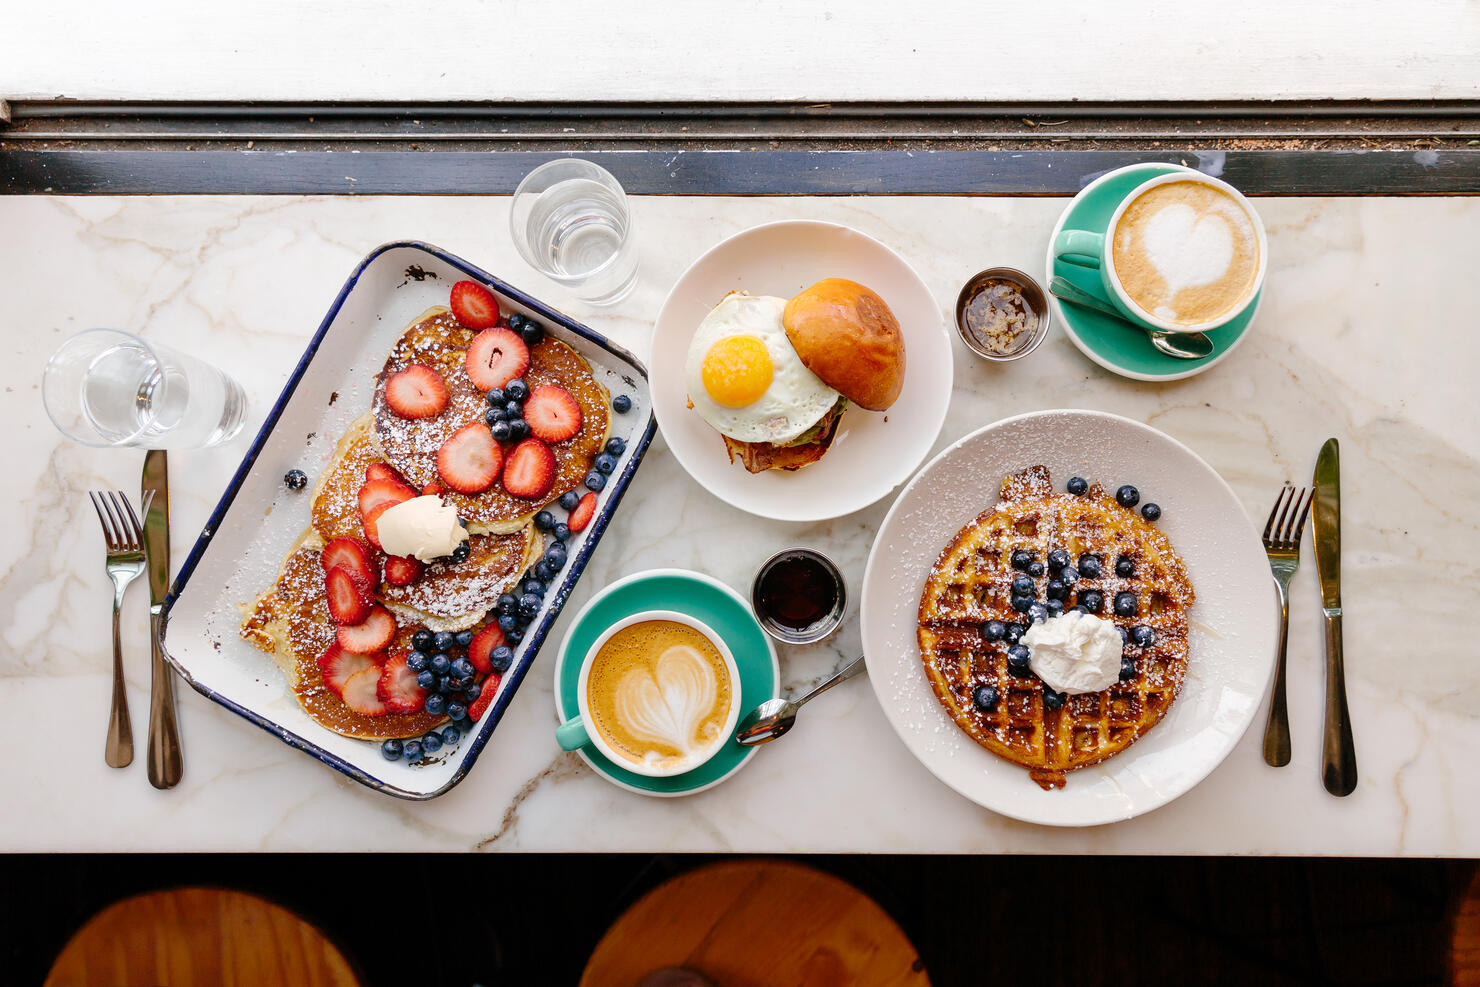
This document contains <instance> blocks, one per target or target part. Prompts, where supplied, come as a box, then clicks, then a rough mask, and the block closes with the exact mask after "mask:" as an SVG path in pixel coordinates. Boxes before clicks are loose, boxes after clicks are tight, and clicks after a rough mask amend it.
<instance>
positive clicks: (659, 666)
mask: <svg viewBox="0 0 1480 987" xmlns="http://www.w3.org/2000/svg"><path fill="white" fill-rule="evenodd" d="M718 685H719V683H718V682H716V681H715V676H714V669H713V668H711V667H710V664H709V662H708V661H706V660H705V659H704V656H703V655H701V654H699V652H698V651H697V650H695V649H694V648H692V647H689V646H688V645H684V644H676V645H673V646H672V647H669V648H668V649H667V650H665V651H664V652H663V653H662V654H661V655H659V656H658V660H657V661H656V662H654V663H653V665H652V667H650V668H649V667H642V668H629V669H628V670H627V673H626V674H625V675H623V676H622V678H621V680H620V681H619V682H618V683H617V695H616V713H617V718H618V719H620V720H621V721H622V723H623V724H625V725H626V727H627V730H628V732H629V733H631V734H632V736H633V737H635V738H636V739H638V740H640V741H644V742H646V743H649V744H653V745H662V746H667V747H672V748H674V749H676V750H677V751H679V752H680V753H682V754H686V755H691V754H694V753H696V752H697V751H699V750H701V749H702V748H704V747H706V746H708V743H709V739H711V738H702V737H700V736H699V725H700V724H701V723H702V722H703V720H704V718H705V716H706V715H707V714H708V713H709V712H710V710H712V709H713V708H714V697H715V692H716V691H717V687H718Z"/></svg>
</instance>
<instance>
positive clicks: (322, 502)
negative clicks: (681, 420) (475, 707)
mask: <svg viewBox="0 0 1480 987" xmlns="http://www.w3.org/2000/svg"><path fill="white" fill-rule="evenodd" d="M474 335H476V333H475V332H474V331H473V330H471V329H467V328H465V327H463V326H462V325H461V324H460V323H458V321H457V320H456V319H455V318H453V317H452V314H451V313H450V312H449V311H448V310H447V309H446V308H444V307H441V306H437V307H434V308H432V309H429V310H428V311H427V312H425V313H423V314H422V315H421V316H419V317H418V318H417V319H416V320H415V321H413V322H412V324H411V325H410V326H409V327H408V328H407V329H406V330H405V331H404V332H403V333H402V334H401V336H400V337H399V339H398V340H397V341H396V344H395V346H394V347H393V348H392V350H391V354H390V356H389V357H388V358H387V360H386V363H385V366H384V368H383V369H382V371H381V372H380V374H379V375H378V376H377V377H376V388H375V396H374V399H373V401H372V404H371V411H370V412H369V413H367V414H365V415H362V416H361V417H360V418H357V419H356V420H355V421H354V422H353V423H351V425H350V426H349V428H348V429H347V430H346V431H345V433H344V435H343V436H341V437H340V440H339V442H338V444H337V445H336V447H335V449H334V453H333V455H332V456H331V458H330V460H329V462H328V464H327V465H326V466H325V467H324V469H323V471H322V472H321V473H320V474H319V477H318V480H317V482H316V484H315V487H314V490H313V495H312V504H311V508H310V518H309V526H308V528H307V529H305V530H304V532H303V533H302V535H300V536H299V538H298V540H297V542H296V543H295V544H294V545H293V548H292V549H290V550H289V552H288V554H287V556H286V557H285V558H284V559H283V563H282V566H281V569H280V571H279V574H278V578H277V581H276V582H275V583H274V584H273V585H272V586H270V587H269V588H268V589H267V590H266V591H265V592H263V593H262V594H261V595H260V596H259V597H258V598H257V599H256V600H255V601H253V602H252V603H251V604H249V605H247V606H245V607H244V608H243V612H244V620H243V622H242V627H241V634H242V637H243V638H245V639H246V640H247V641H249V642H251V643H252V644H253V645H254V646H255V647H257V648H260V649H261V650H262V651H265V652H267V653H268V654H270V655H272V656H273V659H274V660H275V661H276V662H277V664H278V667H279V668H281V669H282V671H283V674H284V676H285V677H286V678H287V680H288V683H289V685H291V686H292V689H293V693H294V695H295V697H296V698H297V699H298V701H299V703H300V704H301V705H302V706H303V708H304V710H305V711H307V712H308V714H309V715H310V716H312V717H313V718H314V719H315V720H317V721H318V722H319V723H321V724H323V725H324V726H326V727H328V728H329V729H331V730H333V731H335V732H336V733H339V734H343V735H345V736H349V737H357V738H361V739H380V738H389V737H410V736H415V735H418V734H421V733H424V732H426V730H428V729H429V728H430V727H432V726H435V725H436V724H437V723H439V722H441V721H442V720H444V719H445V717H443V716H433V715H431V714H428V713H425V712H421V713H415V714H389V715H385V716H376V717H370V716H365V715H362V714H360V713H356V712H355V711H354V710H351V709H350V708H349V707H347V706H345V704H344V703H343V702H342V701H341V700H340V699H339V697H338V696H337V695H335V693H334V692H333V691H332V690H330V689H328V688H327V687H326V686H325V685H324V681H323V676H322V673H321V671H320V669H319V666H318V658H319V656H320V655H322V654H323V653H324V650H325V649H326V648H328V646H329V645H330V644H331V643H332V642H333V641H334V639H335V624H334V622H333V621H332V620H331V619H330V617H329V611H328V606H327V603H326V600H325V596H324V571H323V568H322V565H321V563H320V553H321V552H322V550H323V547H324V545H325V544H326V543H328V542H329V541H330V540H332V539H334V538H339V537H351V538H358V539H362V540H363V539H364V537H365V535H364V529H363V527H362V524H361V519H360V515H359V509H358V496H357V495H358V491H359V489H360V486H361V485H362V484H363V483H364V482H365V469H366V467H368V466H370V465H372V464H374V463H386V464H388V465H390V466H392V467H393V468H395V469H396V470H397V471H398V472H399V473H400V474H401V475H402V476H403V477H405V478H406V480H407V481H408V482H409V483H410V484H411V485H412V486H414V487H416V488H418V489H420V488H422V487H424V486H425V485H426V484H429V483H435V482H437V480H438V477H437V464H436V457H437V450H438V448H439V447H440V446H441V444H442V443H443V441H445V440H446V438H447V437H448V436H450V435H451V434H452V433H453V432H454V431H456V430H457V429H459V428H461V427H463V426H464V425H467V424H468V423H470V422H475V421H482V419H483V412H484V410H485V407H486V406H485V404H484V400H483V394H482V393H481V392H480V391H479V390H478V388H477V387H476V386H475V385H474V384H473V382H472V381H471V380H470V379H469V378H468V376H467V373H466V371H465V369H464V354H465V352H466V350H467V347H468V344H469V343H470V342H471V341H472V339H473V337H474ZM412 363H421V364H425V365H427V366H430V367H433V368H434V369H435V370H437V372H438V373H440V374H441V375H442V377H443V379H444V381H445V382H446V384H447V389H448V393H449V401H448V406H447V408H446V410H444V411H443V412H442V413H441V414H440V415H437V416H436V417H433V418H423V419H404V418H400V417H398V416H396V415H395V414H394V413H393V412H392V411H391V410H390V409H389V408H388V407H387V406H386V403H385V394H384V392H385V382H386V380H387V379H388V378H389V377H390V376H391V375H392V374H394V373H396V372H397V371H399V370H401V369H403V368H404V367H406V366H408V365H409V364H412ZM524 379H525V380H526V381H528V382H529V384H530V385H531V386H535V385H537V384H544V383H550V384H558V385H559V386H561V387H563V388H565V389H566V390H567V391H569V392H570V393H571V394H572V395H573V396H574V397H575V398H576V400H577V402H578V403H579V404H580V406H581V412H582V415H583V423H582V426H581V430H580V432H578V433H577V434H576V435H575V436H573V437H572V438H570V439H567V440H565V441H563V442H557V443H553V444H552V445H551V446H550V448H551V451H552V452H553V453H554V455H555V461H556V471H557V476H556V481H555V484H554V485H553V486H552V487H551V488H550V493H549V495H548V496H547V497H546V498H545V499H544V500H542V501H538V502H536V501H530V500H524V499H520V498H517V497H513V496H511V495H510V494H509V493H508V492H507V491H505V490H504V489H503V487H502V485H501V484H499V483H495V484H494V485H493V486H492V487H490V488H489V489H488V490H486V491H484V492H483V493H480V494H461V493H456V492H450V491H449V492H447V493H446V494H445V497H446V500H447V502H448V503H450V504H452V505H453V506H455V507H456V509H457V512H458V515H459V517H461V518H462V519H463V521H464V522H465V524H466V527H467V530H468V535H469V543H468V544H469V549H470V552H469V556H468V558H467V559H466V560H464V561H462V562H452V561H451V560H450V559H447V560H438V561H435V562H432V563H430V564H428V565H427V566H426V568H425V570H424V571H423V572H422V574H421V576H420V577H419V578H418V579H416V580H415V581H414V582H412V583H411V584H410V585H408V586H392V585H390V584H388V583H385V582H383V581H382V583H381V585H380V586H379V587H377V589H376V592H375V595H376V597H377V599H378V600H379V601H380V602H381V603H382V604H384V605H385V607H386V608H387V609H389V610H390V611H391V612H392V613H393V614H394V615H395V617H396V623H397V632H396V639H395V641H394V642H393V643H392V645H391V648H390V650H398V649H399V650H410V649H411V644H410V639H411V635H412V634H414V633H415V632H416V631H417V630H418V629H420V628H423V627H424V628H427V629H428V630H432V631H458V630H464V629H470V628H474V629H476V628H478V627H481V626H482V625H483V624H485V623H487V622H488V620H489V619H490V617H489V610H490V609H491V608H492V607H493V605H494V603H495V602H496V601H497V599H498V597H499V596H500V595H501V594H503V593H506V592H510V591H511V590H512V589H513V587H514V586H515V585H516V584H517V583H518V582H519V580H520V578H521V577H522V575H523V574H524V572H525V570H527V569H528V568H529V567H530V566H531V565H533V564H534V563H535V562H536V561H538V560H539V558H540V555H541V553H542V552H543V550H544V539H543V538H542V536H541V535H540V534H539V533H538V532H537V531H536V529H535V526H534V524H533V518H534V515H535V514H536V513H537V512H539V511H540V510H541V509H542V508H543V507H544V506H545V504H547V503H549V502H550V501H551V500H553V499H555V498H556V497H558V496H559V495H560V494H561V493H563V492H564V491H566V490H568V489H570V488H571V487H573V486H576V485H577V484H578V483H579V482H580V480H581V478H583V477H584V476H585V475H586V474H587V473H588V472H589V471H590V470H591V468H592V464H593V463H594V461H595V457H596V455H597V454H598V453H599V452H600V451H601V449H602V446H603V445H604V444H605V442H606V437H607V428H608V422H609V417H608V412H607V407H608V399H607V393H606V389H605V388H604V387H602V386H601V385H600V384H599V383H598V382H597V381H596V378H595V377H594V376H593V375H592V373H591V368H590V366H589V364H587V363H586V361H585V360H584V359H583V358H582V357H581V356H580V355H579V354H578V353H576V352H575V351H574V350H572V349H571V348H570V347H568V346H566V345H565V344H564V343H561V342H559V341H558V340H555V339H552V338H550V337H549V336H546V337H544V338H543V339H542V340H541V341H540V342H539V343H537V344H535V345H533V346H531V347H530V366H529V370H528V371H527V372H526V373H525V375H524Z"/></svg>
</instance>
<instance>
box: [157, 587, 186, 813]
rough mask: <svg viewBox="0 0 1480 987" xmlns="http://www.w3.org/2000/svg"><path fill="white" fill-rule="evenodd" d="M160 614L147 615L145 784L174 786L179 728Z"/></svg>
mask: <svg viewBox="0 0 1480 987" xmlns="http://www.w3.org/2000/svg"><path fill="white" fill-rule="evenodd" d="M160 624H161V618H160V615H159V614H157V613H155V614H151V615H150V617H149V649H150V651H151V652H152V653H153V658H154V661H153V672H152V675H151V681H150V685H151V688H150V695H149V758H148V760H149V784H151V785H153V786H154V787H155V788H174V787H175V786H176V785H177V784H179V783H180V776H181V775H182V774H184V773H185V763H184V761H183V759H182V758H181V757H180V730H179V727H178V726H176V724H175V677H174V672H173V671H172V670H171V669H170V663H169V662H167V661H165V658H164V648H163V647H162V646H161V645H160V640H159V639H160V631H161V630H162V628H161V627H160Z"/></svg>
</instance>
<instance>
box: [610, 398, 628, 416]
mask: <svg viewBox="0 0 1480 987" xmlns="http://www.w3.org/2000/svg"><path fill="white" fill-rule="evenodd" d="M612 410H613V411H615V412H616V413H617V414H619V415H625V414H626V413H627V412H629V411H631V410H632V399H631V398H629V397H628V396H627V395H625V394H618V395H617V396H616V397H614V398H612Z"/></svg>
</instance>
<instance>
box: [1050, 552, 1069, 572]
mask: <svg viewBox="0 0 1480 987" xmlns="http://www.w3.org/2000/svg"><path fill="white" fill-rule="evenodd" d="M1068 564H1069V553H1068V552H1067V551H1065V550H1064V549H1062V548H1056V549H1054V550H1053V551H1052V552H1049V553H1048V571H1049V572H1058V571H1059V570H1060V569H1062V568H1063V567H1064V566H1066V565H1068Z"/></svg>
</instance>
